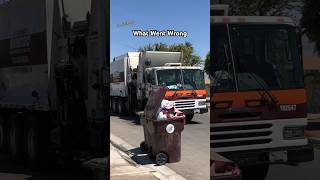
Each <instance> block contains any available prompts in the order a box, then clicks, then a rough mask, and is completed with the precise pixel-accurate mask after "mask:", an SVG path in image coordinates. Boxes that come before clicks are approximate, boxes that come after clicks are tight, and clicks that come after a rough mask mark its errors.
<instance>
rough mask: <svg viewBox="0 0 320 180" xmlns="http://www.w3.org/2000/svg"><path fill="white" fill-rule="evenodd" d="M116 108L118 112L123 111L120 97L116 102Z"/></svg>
mask: <svg viewBox="0 0 320 180" xmlns="http://www.w3.org/2000/svg"><path fill="white" fill-rule="evenodd" d="M117 110H118V113H119V114H122V113H123V103H122V99H118V103H117Z"/></svg>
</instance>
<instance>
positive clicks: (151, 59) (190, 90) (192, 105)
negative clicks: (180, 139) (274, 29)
mask: <svg viewBox="0 0 320 180" xmlns="http://www.w3.org/2000/svg"><path fill="white" fill-rule="evenodd" d="M181 62H182V53H181V52H158V51H146V52H128V53H126V54H124V55H122V56H118V57H116V58H114V60H113V62H112V63H111V64H110V75H111V83H110V86H111V87H110V98H111V99H110V102H111V109H112V110H113V112H118V113H124V112H129V111H131V112H137V111H141V110H143V109H144V106H145V103H146V102H147V99H148V96H149V93H150V90H151V88H152V87H153V86H166V87H168V89H169V91H168V92H167V94H166V99H168V100H170V101H174V103H175V106H176V108H178V109H179V110H181V111H183V112H184V113H185V114H186V117H187V121H190V120H191V119H192V118H193V115H194V113H204V112H207V111H208V110H207V107H206V90H205V85H204V71H203V70H202V69H201V67H195V66H182V63H181Z"/></svg>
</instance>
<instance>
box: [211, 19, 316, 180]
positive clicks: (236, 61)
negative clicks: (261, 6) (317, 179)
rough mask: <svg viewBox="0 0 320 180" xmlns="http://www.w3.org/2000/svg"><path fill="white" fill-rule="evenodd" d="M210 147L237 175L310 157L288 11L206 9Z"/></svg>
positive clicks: (251, 175)
mask: <svg viewBox="0 0 320 180" xmlns="http://www.w3.org/2000/svg"><path fill="white" fill-rule="evenodd" d="M211 30H212V32H211V33H212V34H211V48H212V50H211V51H212V52H213V53H212V57H211V63H212V66H211V67H212V69H211V75H212V84H211V106H210V107H211V111H210V113H211V114H210V124H211V127H210V147H211V148H213V149H214V151H215V152H217V153H219V154H221V155H222V156H224V157H226V158H228V159H230V160H232V161H234V162H235V163H237V164H238V165H239V166H240V168H241V169H242V172H243V179H264V178H265V176H266V175H267V172H268V168H269V165H271V164H287V165H292V164H295V165H296V164H299V163H301V162H307V161H312V160H313V158H314V154H313V148H312V147H310V146H308V141H307V138H306V137H305V128H306V125H307V104H306V91H305V87H304V82H303V67H302V55H301V54H302V51H301V41H300V38H301V36H300V34H299V31H298V27H297V26H296V25H295V24H294V22H293V21H292V20H291V19H290V18H287V17H274V16H273V17H271V16H224V15H222V16H212V17H211Z"/></svg>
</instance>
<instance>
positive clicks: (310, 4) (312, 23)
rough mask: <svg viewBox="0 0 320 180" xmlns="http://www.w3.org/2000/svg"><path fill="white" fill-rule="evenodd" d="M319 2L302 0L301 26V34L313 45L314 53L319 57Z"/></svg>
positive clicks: (317, 0)
mask: <svg viewBox="0 0 320 180" xmlns="http://www.w3.org/2000/svg"><path fill="white" fill-rule="evenodd" d="M319 12H320V1H319V0H304V5H303V8H302V18H301V26H302V28H303V33H305V34H306V35H307V37H308V38H309V39H310V40H311V41H313V42H314V43H315V52H316V53H317V54H318V55H320V13H319Z"/></svg>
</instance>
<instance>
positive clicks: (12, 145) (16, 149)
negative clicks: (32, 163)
mask: <svg viewBox="0 0 320 180" xmlns="http://www.w3.org/2000/svg"><path fill="white" fill-rule="evenodd" d="M8 128H9V131H8V144H9V152H10V155H11V158H12V159H13V160H14V161H17V162H21V161H22V159H23V158H22V157H23V128H22V122H21V119H19V117H18V116H16V115H12V116H11V117H10V118H9V119H8Z"/></svg>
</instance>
